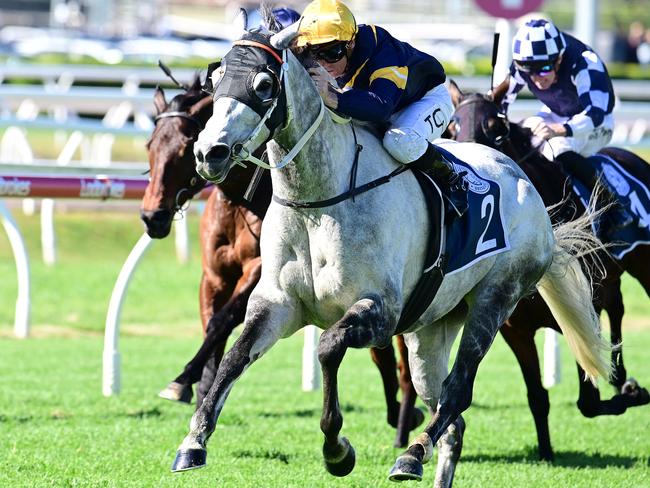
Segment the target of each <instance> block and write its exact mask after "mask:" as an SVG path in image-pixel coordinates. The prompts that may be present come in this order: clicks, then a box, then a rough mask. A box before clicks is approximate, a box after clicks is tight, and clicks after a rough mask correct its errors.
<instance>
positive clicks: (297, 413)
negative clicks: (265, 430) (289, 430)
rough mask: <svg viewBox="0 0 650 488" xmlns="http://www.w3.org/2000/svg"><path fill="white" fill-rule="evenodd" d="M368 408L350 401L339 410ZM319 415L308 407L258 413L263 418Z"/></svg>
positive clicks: (349, 411) (348, 411)
mask: <svg viewBox="0 0 650 488" xmlns="http://www.w3.org/2000/svg"><path fill="white" fill-rule="evenodd" d="M367 411H368V409H366V408H364V407H360V406H359V405H352V404H350V403H345V404H343V405H341V412H342V413H351V412H355V413H364V412H367ZM320 415H321V410H320V409H316V408H310V409H303V410H291V411H288V412H261V413H260V414H259V416H260V417H263V418H291V417H294V418H308V417H315V418H318V417H320Z"/></svg>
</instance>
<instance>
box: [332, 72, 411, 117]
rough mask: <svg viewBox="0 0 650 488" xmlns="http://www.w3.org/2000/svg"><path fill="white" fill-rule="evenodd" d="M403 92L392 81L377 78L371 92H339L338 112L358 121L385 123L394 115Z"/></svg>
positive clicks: (355, 90) (358, 90) (356, 90)
mask: <svg viewBox="0 0 650 488" xmlns="http://www.w3.org/2000/svg"><path fill="white" fill-rule="evenodd" d="M402 92H403V90H401V89H400V88H398V87H397V86H396V85H395V84H394V83H393V82H392V81H389V80H387V79H384V78H377V79H375V80H374V81H373V82H372V83H371V84H370V89H369V90H364V89H361V88H351V89H348V90H343V91H341V92H339V93H338V94H337V98H338V111H339V112H341V113H343V114H345V115H349V116H350V117H352V118H353V119H357V120H365V121H368V122H385V121H386V120H388V119H389V118H390V116H391V115H392V114H393V112H394V109H395V106H396V105H397V102H398V101H399V98H400V96H401V94H402Z"/></svg>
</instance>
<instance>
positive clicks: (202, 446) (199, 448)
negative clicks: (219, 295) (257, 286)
mask: <svg viewBox="0 0 650 488" xmlns="http://www.w3.org/2000/svg"><path fill="white" fill-rule="evenodd" d="M299 308H300V307H298V305H297V304H296V303H294V302H289V301H287V302H281V303H278V302H273V303H271V302H267V301H266V300H264V299H261V298H257V299H254V298H251V300H250V301H249V304H248V309H247V311H246V321H245V327H244V330H243V331H242V334H241V335H240V336H239V337H238V338H237V340H236V341H235V343H234V344H233V346H232V347H231V348H230V350H229V351H228V352H227V353H226V355H225V356H224V358H223V360H222V361H221V365H220V366H219V369H218V371H217V375H216V377H215V380H214V383H213V384H212V387H211V388H210V391H208V394H207V395H206V396H205V398H204V399H203V403H202V404H201V406H200V407H199V408H198V409H197V410H196V412H194V415H193V416H192V421H191V422H190V432H189V433H188V434H187V436H186V437H185V439H184V440H183V442H182V443H181V445H180V447H179V448H178V452H177V453H176V458H175V459H174V463H173V464H172V471H186V470H188V469H194V468H201V467H203V466H205V462H206V457H207V450H206V444H207V442H208V439H209V437H210V436H211V435H212V433H213V432H214V429H215V427H216V425H217V420H218V418H219V414H220V413H221V409H222V408H223V405H224V403H225V401H226V398H227V397H228V394H229V393H230V390H231V389H232V387H233V385H234V383H235V381H237V379H238V378H239V377H240V376H241V375H242V374H243V372H244V371H245V370H246V369H248V367H249V366H250V365H251V364H253V362H255V361H256V360H257V359H259V358H260V357H261V356H262V355H263V354H264V353H265V352H266V351H268V350H269V349H270V348H271V346H273V344H275V343H276V342H277V341H278V339H280V337H286V336H288V335H289V334H290V333H291V332H293V331H295V330H296V328H297V326H296V324H297V323H298V322H299V317H298V316H297V313H298V312H297V311H298V310H299Z"/></svg>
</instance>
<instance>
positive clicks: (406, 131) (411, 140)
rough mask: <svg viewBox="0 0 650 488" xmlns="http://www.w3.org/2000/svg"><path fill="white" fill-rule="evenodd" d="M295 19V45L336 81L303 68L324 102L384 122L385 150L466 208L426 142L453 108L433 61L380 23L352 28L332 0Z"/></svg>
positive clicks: (455, 182) (459, 184)
mask: <svg viewBox="0 0 650 488" xmlns="http://www.w3.org/2000/svg"><path fill="white" fill-rule="evenodd" d="M299 22H300V23H299V29H298V32H299V36H298V38H297V41H296V46H297V47H298V48H306V49H307V50H309V52H310V53H311V54H312V56H313V57H314V58H315V60H316V61H317V62H318V63H319V64H320V65H321V66H322V67H323V68H325V70H326V71H327V72H328V73H329V75H330V76H332V77H334V78H335V79H336V82H337V85H338V86H332V85H331V84H330V82H329V80H328V77H327V76H325V74H324V73H323V72H322V71H321V70H319V69H312V70H310V74H311V75H312V78H313V79H314V82H315V84H316V86H317V88H318V90H319V92H320V94H321V97H322V98H323V100H324V102H325V104H326V105H327V106H328V107H330V108H332V109H334V110H337V111H338V112H340V113H342V114H344V115H348V116H350V117H352V118H354V119H357V120H364V121H369V122H376V123H381V124H386V123H387V124H388V130H387V131H386V133H385V135H384V139H383V144H384V147H385V148H386V150H387V151H388V152H389V153H390V154H391V155H392V156H393V157H394V158H395V159H396V160H397V161H399V162H401V163H403V164H413V165H414V167H416V168H418V169H422V170H424V171H426V172H427V173H429V174H431V175H432V176H434V177H435V178H436V180H437V181H438V182H439V183H441V186H442V189H443V191H444V192H445V193H446V194H447V196H448V197H449V199H450V200H451V202H452V204H453V205H454V207H455V209H456V210H457V212H458V213H459V214H462V213H463V212H464V211H465V209H466V206H467V195H466V194H465V192H464V191H463V190H464V188H463V181H462V177H460V176H459V175H458V174H457V173H456V172H455V171H454V169H453V166H452V165H451V163H449V162H448V161H446V160H445V159H444V158H443V157H441V155H440V153H439V152H438V151H437V150H436V147H435V146H434V145H433V144H431V141H433V140H434V139H437V138H439V137H440V136H441V135H442V133H443V132H444V130H445V129H446V128H447V125H448V123H449V120H450V118H451V115H452V113H453V110H454V109H453V104H452V102H451V97H450V95H449V92H448V91H447V88H446V86H445V85H444V83H445V79H446V76H445V71H444V68H443V67H442V65H441V64H440V63H439V62H438V60H436V59H435V58H434V57H433V56H430V55H429V54H426V53H423V52H421V51H418V50H417V49H415V48H414V47H412V46H411V45H409V44H407V43H406V42H402V41H399V40H398V39H395V38H394V37H393V36H391V35H390V34H389V33H388V32H387V31H386V30H385V29H382V28H381V27H378V26H374V25H357V23H356V20H355V18H354V15H353V14H352V12H351V11H350V10H349V9H348V7H346V6H345V4H343V3H342V2H340V1H338V0H315V1H313V2H312V3H310V4H309V5H308V6H307V7H306V8H305V11H304V12H303V14H302V17H301V19H300V21H299ZM449 190H451V193H450V192H449Z"/></svg>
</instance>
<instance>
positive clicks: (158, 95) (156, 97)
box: [153, 86, 167, 115]
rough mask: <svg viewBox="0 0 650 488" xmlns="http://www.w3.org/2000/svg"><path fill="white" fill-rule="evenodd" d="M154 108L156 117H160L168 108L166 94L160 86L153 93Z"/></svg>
mask: <svg viewBox="0 0 650 488" xmlns="http://www.w3.org/2000/svg"><path fill="white" fill-rule="evenodd" d="M153 106H154V107H155V108H156V115H160V114H161V113H163V112H164V111H165V109H166V108H167V101H166V100H165V92H164V91H163V89H162V88H160V86H156V90H155V91H154V92H153Z"/></svg>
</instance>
